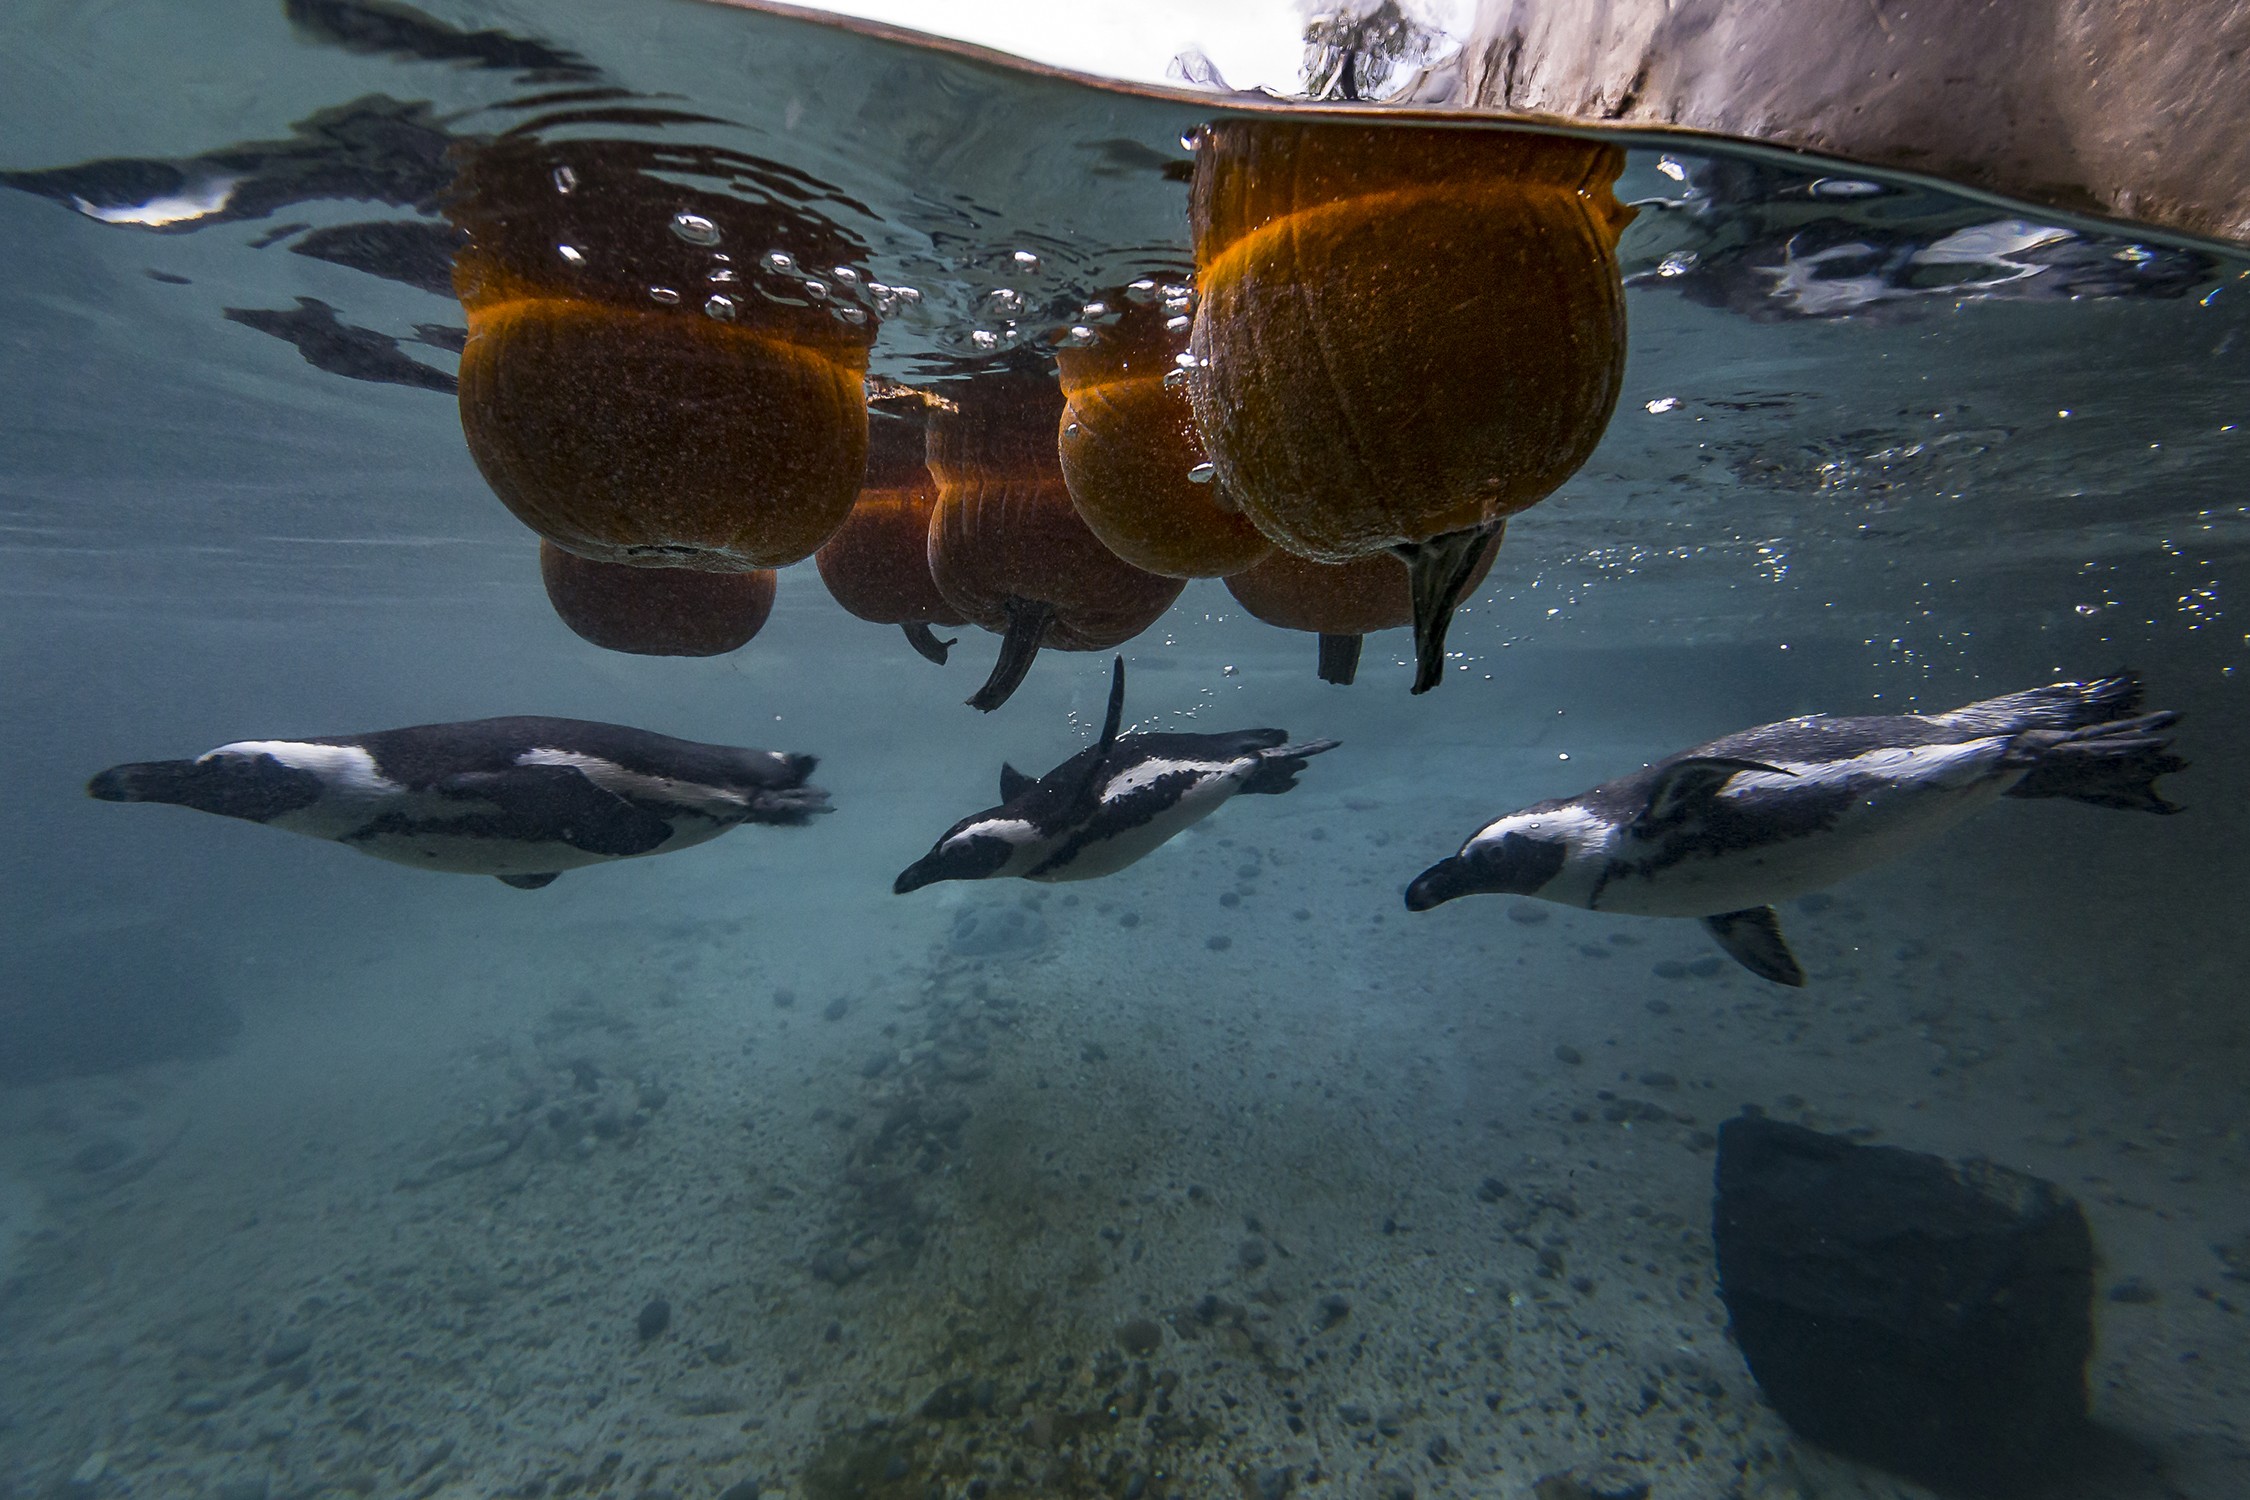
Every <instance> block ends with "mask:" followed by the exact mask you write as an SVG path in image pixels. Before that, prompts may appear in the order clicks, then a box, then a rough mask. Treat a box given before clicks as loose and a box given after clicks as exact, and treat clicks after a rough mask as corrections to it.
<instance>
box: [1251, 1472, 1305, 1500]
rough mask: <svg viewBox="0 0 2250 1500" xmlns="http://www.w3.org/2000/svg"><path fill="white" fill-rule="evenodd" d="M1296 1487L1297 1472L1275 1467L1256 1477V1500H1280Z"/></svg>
mask: <svg viewBox="0 0 2250 1500" xmlns="http://www.w3.org/2000/svg"><path fill="white" fill-rule="evenodd" d="M1296 1487H1297V1471H1296V1470H1295V1469H1288V1468H1283V1467H1281V1466H1280V1465H1278V1464H1277V1465H1275V1466H1274V1467H1273V1468H1270V1469H1267V1470H1265V1471H1264V1472H1262V1473H1261V1474H1259V1475H1258V1500H1282V1497H1283V1496H1284V1495H1286V1494H1288V1493H1289V1492H1290V1491H1291V1490H1293V1489H1295V1488H1296Z"/></svg>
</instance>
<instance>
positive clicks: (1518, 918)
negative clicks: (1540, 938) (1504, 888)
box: [1508, 901, 1547, 927]
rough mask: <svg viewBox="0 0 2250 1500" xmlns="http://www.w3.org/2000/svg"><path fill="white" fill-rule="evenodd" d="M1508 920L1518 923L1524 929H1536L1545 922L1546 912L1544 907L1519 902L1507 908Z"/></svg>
mask: <svg viewBox="0 0 2250 1500" xmlns="http://www.w3.org/2000/svg"><path fill="white" fill-rule="evenodd" d="M1508 920H1509V921H1511V922H1519V923H1521V924H1522V925H1524V926H1526V927H1537V926H1538V925H1539V924H1540V923H1541V922H1544V921H1546V920H1547V910H1546V908H1545V907H1541V906H1533V905H1530V904H1529V903H1528V902H1522V901H1519V902H1517V903H1516V904H1515V905H1513V906H1511V907H1509V908H1508Z"/></svg>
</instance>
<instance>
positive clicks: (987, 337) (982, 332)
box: [969, 328, 1000, 349]
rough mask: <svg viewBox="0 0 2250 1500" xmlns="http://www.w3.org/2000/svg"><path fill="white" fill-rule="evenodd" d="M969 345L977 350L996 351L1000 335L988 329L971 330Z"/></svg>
mask: <svg viewBox="0 0 2250 1500" xmlns="http://www.w3.org/2000/svg"><path fill="white" fill-rule="evenodd" d="M969 344H970V346H971V347H973V348H977V349H997V348H999V347H1000V335H998V334H997V333H994V332H993V331H992V330H991V329H989V328H972V329H970V330H969Z"/></svg>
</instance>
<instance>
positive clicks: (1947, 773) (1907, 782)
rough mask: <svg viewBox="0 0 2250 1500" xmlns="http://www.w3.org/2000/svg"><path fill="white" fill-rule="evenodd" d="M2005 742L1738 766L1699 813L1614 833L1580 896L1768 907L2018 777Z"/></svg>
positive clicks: (1599, 901) (1674, 912) (1679, 912)
mask: <svg viewBox="0 0 2250 1500" xmlns="http://www.w3.org/2000/svg"><path fill="white" fill-rule="evenodd" d="M2006 743H2007V742H2006V740H2005V739H2004V738H1987V739H1978V740H1972V741H1968V742H1966V743H1962V744H1951V745H1926V746H1916V747H1913V748H1904V749H1883V750H1871V751H1868V752H1866V753H1865V754H1862V755H1857V756H1851V757H1847V758H1841V759H1836V760H1828V761H1818V762H1795V763H1792V762H1787V761H1779V760H1777V761H1775V762H1773V764H1774V765H1775V766H1776V767H1777V768H1778V769H1779V770H1781V771H1784V772H1794V773H1795V774H1794V775H1775V774H1771V773H1767V772H1749V771H1746V772H1743V773H1740V774H1738V775H1737V776H1735V777H1734V778H1733V779H1732V780H1731V781H1730V782H1729V783H1728V784H1727V785H1726V787H1725V788H1724V789H1722V790H1721V791H1720V792H1718V793H1717V794H1716V795H1715V796H1714V797H1713V798H1712V799H1711V804H1712V805H1711V807H1710V808H1709V809H1708V811H1707V812H1706V813H1705V814H1704V815H1703V816H1701V817H1698V818H1695V819H1691V820H1689V821H1688V822H1687V823H1686V824H1684V825H1681V826H1676V827H1673V828H1670V829H1667V830H1665V831H1664V832H1663V833H1661V834H1660V835H1658V836H1657V837H1656V838H1654V839H1653V840H1649V841H1646V842H1644V841H1642V840H1640V839H1638V838H1636V837H1634V836H1633V835H1632V834H1631V833H1630V832H1629V831H1623V830H1621V831H1620V833H1619V835H1618V837H1617V838H1616V840H1615V841H1614V842H1613V844H1612V846H1611V849H1610V851H1609V853H1608V858H1607V860H1606V862H1605V865H1604V868H1603V872H1602V875H1601V877H1600V878H1599V880H1598V883H1597V889H1596V890H1595V891H1594V892H1593V893H1592V898H1591V900H1590V901H1589V902H1588V903H1587V904H1589V905H1591V906H1592V907H1594V908H1595V909H1596V910H1600V911H1615V912H1626V913H1630V914H1633V915H1637V916H1673V917H1701V916H1710V915H1713V914H1715V913H1719V912H1729V911H1742V910H1745V909H1747V908H1750V907H1755V906H1770V905H1772V904H1774V903H1775V902H1779V901H1786V900H1789V899H1791V898H1792V897H1796V896H1801V895H1803V894H1805V893H1806V892H1808V891H1815V890H1819V889H1822V888H1823V887H1826V886H1829V885H1833V884H1835V883H1836V882H1837V881H1840V880H1844V879H1847V878H1849V877H1850V876H1853V875H1857V874H1859V873H1861V872H1862V871H1865V870H1869V869H1872V868H1874V867H1875V866H1877V865H1880V864H1883V863H1886V862H1887V861H1889V860H1891V859H1894V858H1896V857H1898V856H1899V855H1901V854H1904V853H1906V852H1907V851H1908V850H1910V849H1912V848H1914V847H1915V846H1916V845H1918V844H1921V843H1924V842H1926V841H1927V840H1929V839H1932V838H1935V837H1937V836H1938V835H1939V834H1941V833H1944V832H1945V831H1947V830H1948V829H1950V828H1952V827H1953V826H1954V825H1956V824H1958V823H1960V822H1961V821H1963V820H1964V819H1966V818H1968V817H1969V816H1971V815H1972V814H1974V813H1976V812H1977V811H1979V810H1980V809H1982V808H1983V807H1985V806H1986V805H1988V804H1989V803H1991V802H1994V801H1996V800H1998V798H1999V797H2000V795H2001V794H2002V793H2003V792H2005V791H2006V790H2007V789H2008V787H2009V786H2010V785H2012V784H2013V783H2014V782H2015V781H2016V780H2017V779H2018V778H2019V777H2020V775H2021V772H2020V771H2014V770H2011V769H2008V768H2006V767H2004V766H2003V765H2002V763H2001V762H2002V756H2003V753H2004V751H2005V748H2006Z"/></svg>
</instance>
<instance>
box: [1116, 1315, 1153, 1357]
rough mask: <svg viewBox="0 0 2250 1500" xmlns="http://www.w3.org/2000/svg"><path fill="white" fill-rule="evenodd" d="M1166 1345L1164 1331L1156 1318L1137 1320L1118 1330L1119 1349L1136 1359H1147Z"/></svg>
mask: <svg viewBox="0 0 2250 1500" xmlns="http://www.w3.org/2000/svg"><path fill="white" fill-rule="evenodd" d="M1163 1344H1164V1330H1163V1328H1162V1327H1161V1326H1159V1325H1158V1323H1157V1321H1156V1320H1155V1319H1154V1318H1135V1319H1133V1320H1132V1321H1131V1322H1130V1323H1127V1324H1125V1325H1124V1326H1123V1327H1121V1328H1119V1329H1118V1330H1117V1347H1118V1348H1120V1349H1122V1350H1124V1351H1125V1352H1126V1353H1127V1354H1130V1355H1132V1356H1133V1357H1134V1358H1135V1359H1146V1358H1148V1357H1149V1356H1150V1355H1151V1354H1154V1353H1155V1352H1156V1351H1157V1350H1158V1349H1160V1348H1162V1347H1163Z"/></svg>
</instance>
